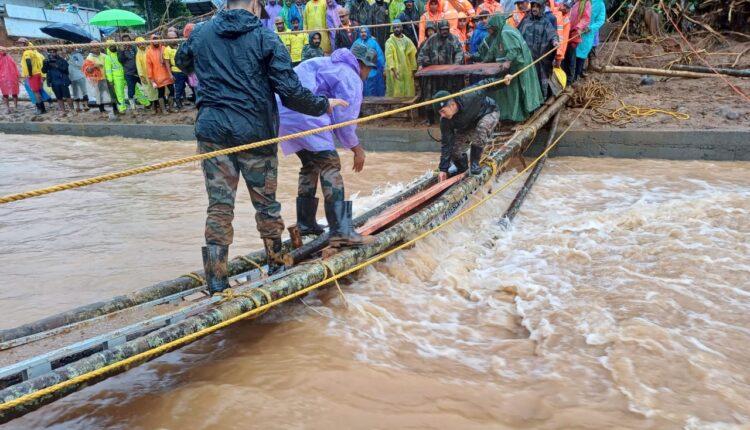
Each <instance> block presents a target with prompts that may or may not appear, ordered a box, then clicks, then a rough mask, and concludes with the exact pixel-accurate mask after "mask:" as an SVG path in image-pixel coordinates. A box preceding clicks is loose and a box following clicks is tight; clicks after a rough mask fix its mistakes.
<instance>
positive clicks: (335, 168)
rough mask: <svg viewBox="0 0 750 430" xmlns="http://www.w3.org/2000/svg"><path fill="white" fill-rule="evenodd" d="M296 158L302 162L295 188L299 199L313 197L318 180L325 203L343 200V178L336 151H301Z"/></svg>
mask: <svg viewBox="0 0 750 430" xmlns="http://www.w3.org/2000/svg"><path fill="white" fill-rule="evenodd" d="M297 157H299V159H300V161H301V162H302V167H301V168H300V169H299V183H298V188H297V192H298V195H299V196H300V197H315V193H316V192H317V190H318V180H320V187H321V188H323V198H324V199H325V202H326V203H333V202H336V201H343V200H344V197H345V194H344V178H342V177H341V160H340V159H339V154H338V153H337V152H336V151H318V152H312V151H308V150H305V149H303V150H301V151H299V152H297Z"/></svg>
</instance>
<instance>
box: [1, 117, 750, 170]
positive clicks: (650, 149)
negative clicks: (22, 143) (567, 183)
mask: <svg viewBox="0 0 750 430" xmlns="http://www.w3.org/2000/svg"><path fill="white" fill-rule="evenodd" d="M559 130H560V131H562V128H559ZM429 132H430V133H432V135H433V136H439V135H440V131H439V130H437V129H436V128H432V129H430V130H429ZM0 133H6V134H9V135H27V136H28V135H38V134H43V135H57V136H60V135H64V136H79V137H102V138H108V139H111V138H112V137H116V136H119V137H123V138H136V139H149V140H153V141H154V142H155V143H156V142H157V141H174V140H183V141H193V140H195V136H194V134H193V126H190V125H150V126H148V127H144V126H142V125H138V124H119V123H88V124H87V123H77V124H76V123H48V122H31V123H13V122H0ZM357 133H358V135H359V137H360V141H361V142H363V144H364V147H365V149H366V150H368V151H375V152H438V151H439V150H440V144H439V143H438V142H436V141H435V140H434V139H433V138H432V137H430V134H428V129H427V128H425V127H422V128H395V127H390V128H381V127H367V126H365V127H359V129H358V130H357ZM546 138H547V133H546V132H540V133H539V136H538V137H537V139H536V141H535V143H534V145H532V147H531V148H530V150H529V154H528V155H531V156H533V155H537V154H538V153H539V152H540V151H541V148H542V145H543V143H544V142H545V141H546ZM747 142H750V127H745V128H732V129H729V128H727V129H717V130H701V129H678V130H673V129H653V128H647V129H627V128H626V129H616V128H610V129H598V130H597V129H586V128H580V127H576V128H571V130H570V131H568V133H566V134H565V136H563V138H562V139H561V140H560V142H559V144H558V147H557V148H556V149H555V150H554V152H553V153H552V156H581V157H613V158H654V159H666V160H715V161H750V144H748V143H747Z"/></svg>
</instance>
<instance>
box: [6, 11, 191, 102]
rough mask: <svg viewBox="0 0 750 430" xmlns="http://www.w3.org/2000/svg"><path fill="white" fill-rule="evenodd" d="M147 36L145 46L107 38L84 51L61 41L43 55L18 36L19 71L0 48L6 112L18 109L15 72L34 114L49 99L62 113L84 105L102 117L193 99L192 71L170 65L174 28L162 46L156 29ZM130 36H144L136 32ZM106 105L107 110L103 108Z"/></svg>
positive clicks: (126, 37)
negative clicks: (19, 51) (167, 40)
mask: <svg viewBox="0 0 750 430" xmlns="http://www.w3.org/2000/svg"><path fill="white" fill-rule="evenodd" d="M193 27H194V25H193V24H188V25H187V26H185V28H184V29H183V31H182V34H183V36H184V37H187V36H189V35H190V32H191V31H192V29H193ZM150 39H151V40H152V42H151V43H150V44H148V46H146V45H144V44H140V45H122V46H118V45H117V44H115V43H114V40H113V39H108V40H107V41H106V42H105V44H104V47H103V48H102V46H101V43H100V42H92V44H91V48H90V49H88V52H84V51H83V50H81V49H72V48H71V49H67V48H65V47H64V45H63V46H61V47H60V48H48V49H47V50H46V55H44V54H42V53H41V52H39V50H38V49H36V48H35V47H34V44H33V43H32V42H30V41H28V40H27V39H26V38H23V37H22V38H19V39H18V40H17V41H16V44H17V45H18V46H19V47H22V48H25V49H24V50H23V53H22V54H21V57H20V64H19V65H18V66H20V70H19V67H17V66H16V63H15V61H14V59H13V57H12V56H11V55H10V54H9V53H7V52H4V51H0V91H1V92H2V94H3V99H4V103H5V107H6V110H7V112H8V113H11V112H13V111H14V110H17V109H18V94H19V89H20V85H19V77H20V78H22V84H23V85H24V87H25V89H26V92H27V94H28V95H29V99H30V100H31V102H32V104H34V105H35V106H36V112H37V114H45V113H47V108H46V106H45V102H48V101H51V100H52V99H53V98H54V100H56V102H57V104H58V107H59V110H60V111H61V112H62V113H63V114H65V113H67V112H82V111H88V110H89V109H90V105H93V106H94V107H95V108H98V109H99V111H100V112H101V113H102V115H103V116H105V117H107V116H109V117H114V116H116V115H119V114H123V113H125V112H126V111H128V110H130V111H131V112H135V110H136V106H143V107H144V108H149V109H153V111H154V113H159V112H168V111H170V110H172V109H176V110H180V109H182V107H183V104H184V102H185V101H186V100H188V99H189V100H191V101H195V98H196V95H197V86H198V82H197V79H196V78H195V75H189V74H185V73H183V72H182V70H180V68H179V67H177V65H176V64H175V53H176V52H177V47H178V42H177V39H178V33H177V29H175V28H170V29H169V30H168V31H167V34H166V39H174V40H175V41H174V42H173V43H167V44H166V45H162V44H161V43H159V42H158V41H159V40H160V39H161V35H159V34H153V35H151V36H150ZM132 40H133V37H132V36H131V35H129V34H123V35H122V36H121V41H122V42H129V41H132ZM135 41H136V42H145V39H144V38H143V37H136V38H135ZM188 89H190V96H188V94H187V90H188ZM50 93H51V94H50ZM11 99H12V101H13V106H12V107H11V103H10V102H11ZM108 105H111V111H110V112H107V110H106V107H107V106H108Z"/></svg>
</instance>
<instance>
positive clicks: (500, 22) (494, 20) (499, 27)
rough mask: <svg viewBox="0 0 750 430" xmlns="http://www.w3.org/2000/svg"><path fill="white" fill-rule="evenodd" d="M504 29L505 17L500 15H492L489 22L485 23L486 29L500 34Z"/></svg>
mask: <svg viewBox="0 0 750 430" xmlns="http://www.w3.org/2000/svg"><path fill="white" fill-rule="evenodd" d="M503 27H505V17H504V16H503V15H501V14H495V15H492V17H491V18H490V22H488V23H487V28H493V29H495V31H496V32H498V33H500V32H501V31H503Z"/></svg>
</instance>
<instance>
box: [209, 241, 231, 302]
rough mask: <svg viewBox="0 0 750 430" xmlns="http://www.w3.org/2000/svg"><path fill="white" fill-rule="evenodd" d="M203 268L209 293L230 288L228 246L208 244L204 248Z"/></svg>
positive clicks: (212, 293)
mask: <svg viewBox="0 0 750 430" xmlns="http://www.w3.org/2000/svg"><path fill="white" fill-rule="evenodd" d="M202 251H203V270H204V271H205V274H206V286H207V287H208V293H209V294H211V295H214V294H216V293H221V292H222V291H224V290H226V289H227V288H229V268H228V267H227V255H228V254H229V247H228V246H221V245H207V246H204V247H203V249H202Z"/></svg>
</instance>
